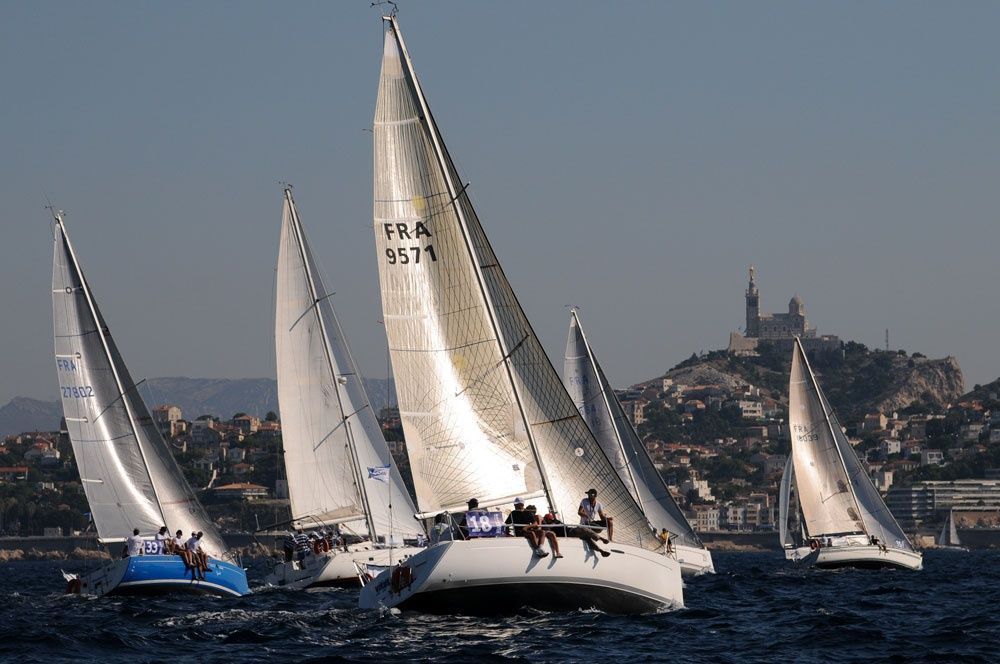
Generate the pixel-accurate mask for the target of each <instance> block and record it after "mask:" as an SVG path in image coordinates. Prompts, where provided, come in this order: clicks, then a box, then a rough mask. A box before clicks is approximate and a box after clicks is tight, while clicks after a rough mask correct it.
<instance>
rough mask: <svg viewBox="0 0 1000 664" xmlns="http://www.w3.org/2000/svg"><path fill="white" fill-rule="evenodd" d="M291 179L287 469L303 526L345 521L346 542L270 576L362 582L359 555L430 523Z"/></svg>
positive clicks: (283, 315)
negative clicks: (345, 325) (395, 456)
mask: <svg viewBox="0 0 1000 664" xmlns="http://www.w3.org/2000/svg"><path fill="white" fill-rule="evenodd" d="M332 295H333V293H331V292H330V291H329V290H327V288H326V284H325V283H324V280H323V277H322V275H321V274H320V270H319V266H318V264H317V262H316V259H315V257H314V256H313V253H312V250H311V248H310V246H309V242H308V240H307V239H306V235H305V231H304V229H303V227H302V222H301V221H300V220H299V214H298V210H297V209H296V207H295V201H294V200H293V198H292V188H291V187H290V186H286V187H285V192H284V204H283V210H282V219H281V241H280V248H279V252H278V268H277V298H276V312H275V327H274V340H275V347H276V357H277V365H278V367H277V370H278V404H279V407H280V410H281V427H282V441H283V445H284V456H285V471H286V475H287V478H288V494H289V500H290V503H291V509H292V520H293V523H294V525H295V527H296V529H300V530H306V531H310V530H311V531H316V530H325V529H328V528H330V529H332V528H334V527H337V528H338V529H340V531H341V534H342V540H343V542H344V545H343V546H337V547H322V548H320V547H315V548H313V549H312V550H310V551H307V552H303V554H304V555H301V556H298V555H294V554H293V555H288V556H286V557H287V558H292V559H290V560H286V561H285V562H280V563H278V564H277V565H276V566H275V568H274V570H273V571H272V572H271V574H269V575H268V576H267V578H266V579H265V582H266V583H267V584H269V585H272V586H284V587H291V588H307V587H311V586H327V585H357V584H358V568H357V564H362V565H364V566H366V567H367V565H372V566H373V567H374V566H384V565H388V564H389V563H390V562H393V561H400V560H405V559H406V558H408V557H409V556H411V555H413V554H414V553H416V552H417V551H420V550H421V549H420V548H417V547H415V546H406V544H407V543H410V544H411V545H415V544H416V543H417V541H418V540H420V539H422V538H423V537H424V528H423V524H422V523H421V522H420V521H418V520H417V519H416V517H414V513H415V512H416V508H415V507H414V505H413V501H412V500H411V499H410V496H409V493H408V492H407V490H406V486H405V485H404V483H403V478H402V476H401V475H400V474H399V470H398V469H397V468H396V465H395V463H394V462H393V460H392V455H391V454H390V452H389V447H388V445H387V444H386V442H385V438H383V436H382V430H381V428H380V427H379V424H378V421H377V420H376V418H375V413H374V412H373V410H372V407H371V403H370V402H369V400H368V395H367V394H366V393H365V389H364V385H363V384H362V376H361V373H360V372H359V371H358V367H357V365H356V364H355V362H354V358H353V357H352V356H351V352H350V349H349V348H348V345H347V339H346V338H345V337H344V332H343V330H342V329H341V327H340V322H339V321H338V319H337V315H336V313H335V312H334V310H333V304H332V301H331V296H332Z"/></svg>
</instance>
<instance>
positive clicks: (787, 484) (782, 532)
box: [778, 456, 795, 549]
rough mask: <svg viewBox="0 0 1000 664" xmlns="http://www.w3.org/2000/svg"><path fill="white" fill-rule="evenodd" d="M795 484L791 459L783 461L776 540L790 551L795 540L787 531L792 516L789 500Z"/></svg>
mask: <svg viewBox="0 0 1000 664" xmlns="http://www.w3.org/2000/svg"><path fill="white" fill-rule="evenodd" d="M794 482H795V467H794V466H793V465H792V457H791V456H789V457H788V460H787V461H785V471H784V472H783V473H782V474H781V487H780V490H779V493H778V539H779V541H780V542H781V546H782V547H784V548H786V549H790V548H792V547H794V546H795V538H794V536H793V535H792V533H791V530H790V529H789V519H791V516H792V509H791V499H792V485H793V484H794Z"/></svg>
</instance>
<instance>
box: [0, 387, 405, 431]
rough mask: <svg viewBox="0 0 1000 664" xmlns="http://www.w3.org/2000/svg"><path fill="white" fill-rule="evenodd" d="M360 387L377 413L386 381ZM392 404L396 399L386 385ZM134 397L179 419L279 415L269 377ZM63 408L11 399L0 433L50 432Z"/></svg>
mask: <svg viewBox="0 0 1000 664" xmlns="http://www.w3.org/2000/svg"><path fill="white" fill-rule="evenodd" d="M365 389H366V390H367V391H368V398H369V399H371V402H372V407H373V408H374V409H375V411H376V412H378V411H379V410H381V409H382V408H384V407H385V404H386V381H385V379H382V378H366V379H365ZM389 389H390V390H393V392H392V394H391V398H392V402H393V403H395V399H396V395H395V391H394V386H393V385H392V384H391V381H390V384H389ZM139 393H140V394H141V395H142V398H143V400H145V402H146V404H147V405H148V406H149V407H150V408H153V407H154V406H157V405H159V404H164V403H169V404H173V405H175V406H178V407H179V408H180V409H181V410H182V411H183V413H184V418H185V419H189V420H193V419H194V418H196V417H198V416H199V415H216V416H218V417H221V418H223V419H228V418H230V417H232V416H233V415H235V414H236V413H239V412H244V413H250V414H251V415H258V416H260V417H263V416H264V415H266V414H267V411H269V410H273V411H274V412H278V387H277V383H276V382H275V381H274V380H273V379H271V378H241V379H229V378H150V379H149V380H147V381H144V382H143V383H142V384H140V385H139ZM61 417H62V407H61V405H60V404H59V402H58V401H40V400H38V399H28V398H26V397H15V398H14V399H11V401H10V403H8V404H7V405H5V406H3V407H2V408H0V435H7V434H12V433H20V432H22V431H35V430H41V431H54V430H55V429H58V428H59V419H60V418H61Z"/></svg>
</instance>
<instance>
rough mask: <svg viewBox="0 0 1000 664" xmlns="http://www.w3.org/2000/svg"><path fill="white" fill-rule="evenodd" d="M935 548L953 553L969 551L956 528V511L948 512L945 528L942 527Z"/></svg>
mask: <svg viewBox="0 0 1000 664" xmlns="http://www.w3.org/2000/svg"><path fill="white" fill-rule="evenodd" d="M935 548H937V549H951V550H952V551H968V550H969V548H968V547H966V546H963V545H962V541H961V540H960V539H959V537H958V528H957V527H956V526H955V510H948V516H947V518H945V521H944V526H942V527H941V533H940V534H939V535H938V538H937V542H936V543H935Z"/></svg>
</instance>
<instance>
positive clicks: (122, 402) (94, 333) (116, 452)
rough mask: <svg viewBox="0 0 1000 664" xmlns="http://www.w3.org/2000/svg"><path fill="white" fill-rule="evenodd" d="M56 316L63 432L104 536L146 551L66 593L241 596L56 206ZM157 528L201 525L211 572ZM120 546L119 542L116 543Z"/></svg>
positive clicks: (239, 578) (233, 567) (197, 528)
mask: <svg viewBox="0 0 1000 664" xmlns="http://www.w3.org/2000/svg"><path fill="white" fill-rule="evenodd" d="M53 217H54V219H55V227H54V235H55V248H54V252H53V258H52V318H53V327H54V333H55V360H56V369H57V375H58V376H59V389H60V396H61V398H62V406H63V414H64V416H65V419H66V430H67V431H68V433H69V437H70V441H71V442H72V444H73V452H74V455H75V456H76V463H77V467H78V469H79V472H80V481H81V482H82V483H83V488H84V491H85V492H86V494H87V500H88V502H89V503H90V510H91V514H92V517H93V520H94V524H95V526H96V527H97V534H98V537H99V538H100V542H101V543H102V544H105V545H110V544H115V543H120V542H124V540H125V538H126V537H128V536H129V535H131V534H132V532H133V529H138V530H139V533H140V535H141V536H143V537H145V538H146V539H147V541H146V546H145V547H144V549H145V550H144V554H146V555H139V556H131V557H128V558H121V559H118V560H114V561H112V562H110V563H108V564H106V565H104V566H102V567H101V568H99V569H97V570H92V571H89V572H85V573H82V574H77V575H67V580H68V581H69V585H68V587H67V591H68V592H75V593H80V594H84V595H96V596H102V595H107V594H136V593H141V594H159V593H166V592H175V591H194V592H202V593H211V594H218V595H234V596H239V595H246V594H247V593H249V592H250V589H249V587H248V586H247V578H246V572H245V571H244V570H243V568H242V567H241V566H240V565H239V564H238V563H237V561H236V560H234V559H232V558H231V557H229V556H227V554H226V546H225V543H224V542H223V540H222V536H221V535H219V533H218V531H217V530H216V529H215V527H214V526H213V525H212V522H211V521H210V520H209V518H208V515H207V514H206V513H205V511H204V509H203V508H202V506H201V504H199V502H198V499H197V498H196V497H195V495H194V492H193V491H192V490H191V487H190V486H189V485H188V483H187V481H186V480H185V479H184V475H183V473H182V472H181V469H180V467H179V466H178V465H177V462H176V461H175V460H174V458H173V456H172V455H171V453H170V449H169V448H168V446H167V443H166V442H165V441H164V440H163V437H162V436H161V435H160V432H159V430H158V429H157V427H156V424H155V423H154V422H153V418H152V417H150V414H149V410H148V409H147V408H146V404H145V403H143V401H142V398H141V397H140V396H139V394H138V392H137V391H136V385H135V383H134V382H133V381H132V377H131V376H130V375H129V372H128V369H127V368H126V367H125V362H124V361H123V359H122V357H121V354H120V353H119V352H118V347H117V346H116V345H115V342H114V339H112V337H111V332H110V331H109V330H108V326H107V323H106V322H105V320H104V317H103V316H102V315H101V312H100V310H98V308H97V303H96V302H95V300H94V297H93V293H92V292H91V290H90V286H89V284H88V283H87V280H86V279H85V278H84V276H83V271H82V270H81V268H80V264H79V262H78V261H77V259H76V253H75V252H74V251H73V245H72V243H71V242H70V239H69V235H67V233H66V226H65V223H64V220H63V214H62V212H55V211H54V212H53ZM162 526H166V527H167V528H168V530H169V532H171V533H174V532H176V531H177V530H181V531H182V532H183V533H184V535H185V537H186V536H187V535H188V534H189V533H192V532H201V533H203V535H202V537H201V542H200V546H201V549H202V550H203V551H204V552H205V553H206V554H207V555H208V570H207V571H205V572H204V573H200V572H199V570H196V569H195V568H194V567H192V566H189V565H187V564H185V562H184V560H183V559H182V558H181V557H180V556H179V555H165V554H164V553H163V552H162V543H161V542H156V540H155V539H154V535H155V533H157V532H158V531H159V530H160V528H161V527H162ZM112 553H113V554H118V553H119V550H118V547H117V546H115V547H113V549H112Z"/></svg>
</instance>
